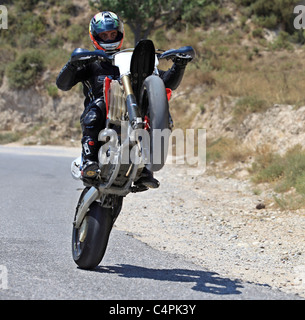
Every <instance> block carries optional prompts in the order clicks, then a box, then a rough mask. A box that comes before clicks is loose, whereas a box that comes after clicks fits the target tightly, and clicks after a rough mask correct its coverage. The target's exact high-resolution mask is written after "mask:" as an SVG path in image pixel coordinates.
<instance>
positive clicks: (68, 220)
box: [0, 146, 297, 300]
mask: <svg viewBox="0 0 305 320" xmlns="http://www.w3.org/2000/svg"><path fill="white" fill-rule="evenodd" d="M73 158H74V157H73V155H72V154H71V152H69V151H65V150H64V149H48V148H43V147H41V148H39V147H36V148H33V147H27V148H26V147H5V146H0V177H1V183H0V299H1V300H12V299H22V300H24V299H38V300H42V299H47V300H50V299H56V300H57V299H89V300H91V299H102V300H206V299H208V300H219V299H246V300H250V299H276V300H278V299H285V300H286V299H297V296H294V295H288V294H284V293H282V292H279V291H275V290H272V289H271V288H269V287H266V286H260V285H255V284H249V283H242V282H240V281H239V280H236V279H228V278H226V277H223V276H221V275H219V274H217V273H215V272H213V270H205V269H204V268H202V267H199V266H197V265H194V264H192V263H190V262H188V261H184V260H183V258H182V257H180V256H176V255H171V254H167V253H164V252H159V251H157V250H154V249H152V248H150V247H149V246H147V245H145V244H143V243H142V242H140V241H138V240H136V239H134V238H133V237H132V235H130V234H126V233H124V232H120V231H118V230H116V229H114V230H112V233H111V236H110V240H109V244H108V249H107V251H106V255H105V257H104V259H103V261H102V262H101V264H100V265H99V266H98V267H97V268H96V269H95V270H94V271H84V270H81V269H79V268H78V267H77V265H76V264H75V263H74V261H73V259H72V254H71V233H72V220H73V217H74V208H75V205H76V202H77V199H78V197H79V195H80V189H81V187H82V184H81V183H80V182H77V181H75V180H73V179H72V177H71V175H70V164H71V161H72V159H73ZM129 196H130V197H132V195H129ZM123 212H124V207H123V211H122V214H123ZM165 214H166V212H165ZM118 219H119V218H118ZM211 249H212V248H211ZM4 277H6V279H5V280H7V281H4ZM1 280H2V281H1Z"/></svg>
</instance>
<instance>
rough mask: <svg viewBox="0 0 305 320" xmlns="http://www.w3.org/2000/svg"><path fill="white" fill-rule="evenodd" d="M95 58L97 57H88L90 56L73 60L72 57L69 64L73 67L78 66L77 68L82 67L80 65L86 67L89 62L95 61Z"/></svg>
mask: <svg viewBox="0 0 305 320" xmlns="http://www.w3.org/2000/svg"><path fill="white" fill-rule="evenodd" d="M94 60H96V59H95V58H94V59H93V58H92V57H88V58H85V59H84V58H82V59H79V60H74V61H73V60H72V59H70V61H69V64H70V65H71V66H73V67H76V68H80V67H85V66H86V65H87V64H89V63H91V62H93V61H94Z"/></svg>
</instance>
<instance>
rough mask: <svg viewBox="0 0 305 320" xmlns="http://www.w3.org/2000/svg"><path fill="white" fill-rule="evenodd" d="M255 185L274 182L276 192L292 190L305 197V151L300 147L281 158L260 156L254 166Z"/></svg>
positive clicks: (275, 155)
mask: <svg viewBox="0 0 305 320" xmlns="http://www.w3.org/2000/svg"><path fill="white" fill-rule="evenodd" d="M252 172H253V173H254V177H253V181H254V182H255V183H262V182H268V183H270V182H274V183H275V185H274V189H275V191H276V192H285V191H288V190H289V189H291V188H295V189H296V191H297V192H298V193H299V194H301V195H305V151H304V150H303V149H302V147H301V146H300V145H297V146H295V147H293V148H292V149H290V150H288V151H287V152H286V154H284V155H283V156H280V155H278V154H274V153H267V154H263V155H259V156H258V157H257V158H256V160H255V162H254V163H253V165H252Z"/></svg>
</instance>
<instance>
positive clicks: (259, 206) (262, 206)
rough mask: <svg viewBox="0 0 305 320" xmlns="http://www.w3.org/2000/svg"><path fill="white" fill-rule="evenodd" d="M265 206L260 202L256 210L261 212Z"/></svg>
mask: <svg viewBox="0 0 305 320" xmlns="http://www.w3.org/2000/svg"><path fill="white" fill-rule="evenodd" d="M265 208H266V205H265V204H264V203H263V202H260V203H258V204H257V205H256V209H258V210H261V209H265Z"/></svg>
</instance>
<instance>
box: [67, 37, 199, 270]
mask: <svg viewBox="0 0 305 320" xmlns="http://www.w3.org/2000/svg"><path fill="white" fill-rule="evenodd" d="M177 57H183V58H185V59H189V60H192V59H193V58H194V57H195V52H194V50H193V48H192V47H190V46H186V47H181V48H179V49H171V50H167V51H162V52H161V50H157V51H156V50H155V47H154V44H153V42H152V41H151V40H141V41H140V42H139V43H138V44H137V45H136V47H135V48H134V49H126V50H122V51H119V52H116V53H113V54H106V53H105V52H104V51H102V50H95V51H88V50H85V49H81V48H79V49H76V50H74V52H73V53H72V55H71V61H90V62H91V61H96V60H101V61H108V62H110V63H112V64H113V65H115V66H117V67H118V68H119V70H120V80H113V79H110V78H108V77H106V78H105V80H104V88H103V90H104V92H103V93H104V99H105V104H106V112H107V120H106V127H105V129H104V130H102V131H101V132H100V133H99V137H98V140H99V141H101V144H102V146H101V148H100V150H99V154H98V158H99V167H100V170H99V175H98V177H97V178H96V179H94V180H93V181H92V179H90V180H89V179H87V180H86V179H84V178H83V177H82V176H81V170H82V157H81V156H80V157H78V158H77V159H75V160H74V161H73V162H72V164H71V173H72V176H73V178H75V179H81V180H82V181H83V184H84V187H85V188H84V190H83V191H82V193H81V195H80V198H79V201H78V204H77V206H76V212H75V217H74V221H73V232H72V255H73V259H74V261H75V263H76V264H77V265H78V266H79V267H80V268H82V269H92V268H95V267H96V266H97V265H98V264H99V263H100V262H101V261H102V259H103V257H104V254H105V251H106V248H107V245H108V240H109V236H110V232H111V230H112V227H113V225H114V223H115V221H116V219H117V217H118V215H119V213H120V211H121V209H122V205H123V199H124V197H125V196H127V195H128V194H129V193H136V192H143V191H146V190H148V189H149V188H148V187H146V186H143V185H136V184H135V183H134V182H135V181H137V180H138V179H139V178H140V176H141V173H142V171H143V168H144V167H145V166H146V167H147V168H148V169H149V170H151V171H153V172H154V171H159V170H161V169H162V167H163V166H164V164H165V161H166V156H167V142H168V139H169V135H170V133H171V126H172V121H171V117H170V114H169V104H168V101H169V99H170V95H171V90H170V89H166V88H165V85H164V82H163V80H162V79H161V78H160V77H159V76H158V69H157V66H158V64H159V60H161V59H167V60H168V59H171V60H174V59H175V58H177Z"/></svg>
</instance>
